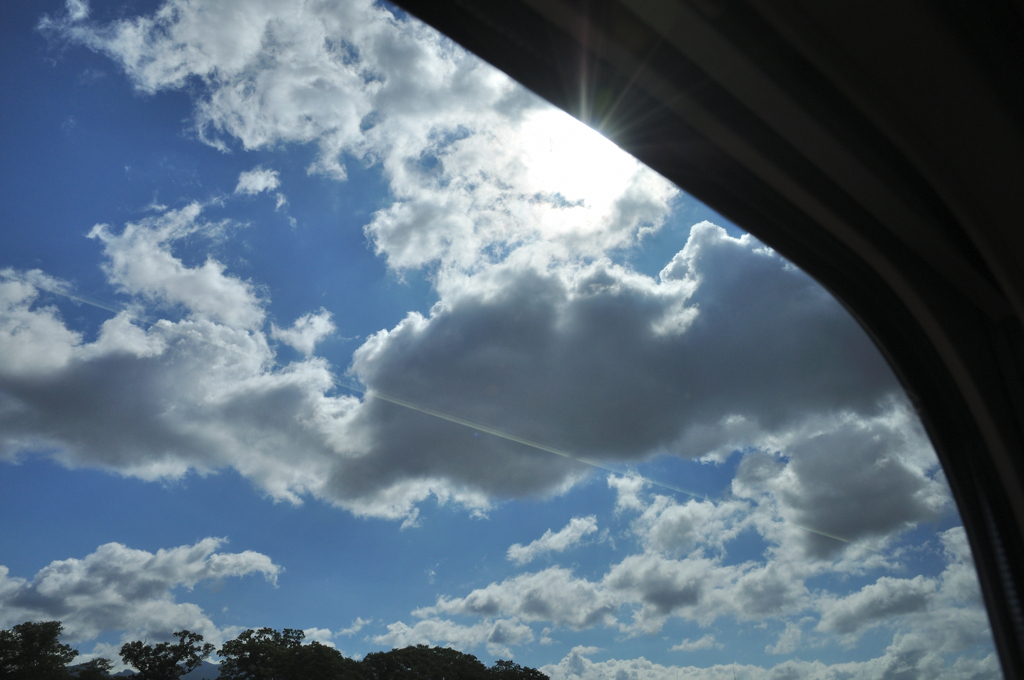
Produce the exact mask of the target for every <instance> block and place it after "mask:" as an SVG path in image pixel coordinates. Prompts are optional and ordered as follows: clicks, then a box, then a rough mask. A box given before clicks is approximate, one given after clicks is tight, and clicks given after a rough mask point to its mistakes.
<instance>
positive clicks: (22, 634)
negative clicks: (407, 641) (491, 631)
mask: <svg viewBox="0 0 1024 680" xmlns="http://www.w3.org/2000/svg"><path fill="white" fill-rule="evenodd" d="M62 630H63V626H62V625H61V623H60V621H45V622H42V623H31V622H26V623H23V624H21V625H18V626H14V627H13V628H11V629H10V630H3V631H0V680H72V679H76V680H101V679H102V678H109V677H111V676H110V669H111V667H112V665H113V664H111V662H110V661H109V660H108V659H94V660H92V661H90V662H88V663H85V664H78V665H70V666H69V664H71V662H72V661H73V660H74V658H75V657H76V656H78V652H77V651H75V650H74V649H72V648H71V646H70V645H65V644H61V642H60V639H59V638H60V634H61V631H62ZM174 637H175V639H176V640H177V642H160V643H158V644H156V645H150V644H147V643H145V642H139V641H135V642H128V643H126V644H124V645H123V646H122V647H121V654H120V655H121V660H122V661H124V663H125V664H126V665H128V666H131V667H132V668H134V669H135V671H136V675H135V676H133V677H134V678H135V679H136V680H177V679H178V678H180V677H181V676H182V675H185V674H186V673H189V672H191V671H193V670H195V669H196V668H198V667H199V666H200V665H201V664H202V662H203V661H204V660H205V659H206V658H208V657H209V656H210V655H211V654H212V653H213V652H214V651H215V647H214V646H213V645H212V644H210V643H208V642H207V643H204V642H203V636H202V635H199V634H198V633H193V632H190V631H187V630H179V631H178V632H176V633H175V634H174ZM304 638H305V635H304V633H303V632H302V631H301V630H294V629H292V628H285V629H284V630H283V631H277V630H274V629H273V628H260V629H259V630H247V631H245V632H244V633H242V634H241V635H239V636H238V637H237V638H235V639H234V640H229V641H227V642H225V643H224V644H223V646H221V648H220V649H219V650H216V651H217V654H218V655H219V656H220V657H221V660H222V661H221V664H220V666H219V671H220V675H219V680H548V677H547V676H546V675H544V674H543V673H541V672H540V671H538V670H536V669H534V668H528V667H525V666H520V665H519V664H516V663H513V662H512V661H504V660H500V661H496V662H495V663H494V665H493V666H491V667H487V666H485V665H484V664H483V663H482V662H481V661H480V660H479V659H477V658H476V657H475V656H473V655H472V654H463V653H462V652H458V651H455V650H454V649H447V648H442V647H428V646H426V645H417V646H415V647H406V648H404V649H393V650H391V651H390V652H374V653H372V654H367V655H366V657H365V658H364V659H363V660H362V661H354V660H353V659H349V658H347V657H345V656H343V655H342V654H341V652H339V651H338V650H336V649H334V648H333V647H328V646H327V645H323V644H320V643H319V642H311V643H309V644H303V639H304Z"/></svg>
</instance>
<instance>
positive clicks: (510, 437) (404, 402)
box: [43, 287, 851, 543]
mask: <svg viewBox="0 0 1024 680" xmlns="http://www.w3.org/2000/svg"><path fill="white" fill-rule="evenodd" d="M43 290H45V291H47V292H48V293H53V294H55V295H62V296H63V297H66V298H68V299H69V300H74V301H75V302H79V303H81V304H85V305H91V306H93V307H98V308H99V309H105V310H106V311H108V312H112V313H114V314H120V313H121V312H123V311H125V310H124V309H118V308H116V307H111V306H109V305H105V304H103V303H101V302H96V301H95V300H90V299H88V298H83V297H80V296H78V295H73V294H71V293H68V292H66V291H62V290H59V289H57V288H50V287H48V288H43ZM133 316H134V317H135V318H136V319H137V320H139V321H141V322H143V323H145V324H147V325H150V326H152V325H153V323H154V322H152V321H150V320H148V319H145V318H142V317H139V316H137V315H133ZM239 351H241V350H239ZM342 386H343V387H345V388H346V389H349V390H351V391H353V392H359V393H361V394H363V395H365V396H366V397H367V398H371V399H380V400H381V401H386V402H388V403H390V404H395V405H396V406H402V407H404V408H407V409H410V410H412V411H417V412H419V413H424V414H426V415H428V416H433V417H434V418H440V419H441V420H447V421H448V422H450V423H455V424H456V425H462V426H463V427H468V428H470V429H471V430H476V431H478V432H486V433H487V434H490V435H493V436H495V437H500V438H501V439H505V440H507V441H510V442H515V443H517V444H522V445H523V446H529V447H531V448H534V449H537V450H539V451H546V452H548V453H551V454H554V455H556V456H561V457H562V458H568V459H570V460H575V461H577V462H579V463H583V464H584V465H589V466H591V467H594V468H597V469H599V470H604V471H605V472H611V473H613V474H617V475H622V474H626V473H624V472H623V471H621V470H618V469H616V468H613V467H611V466H609V465H605V464H604V463H600V462H598V461H596V460H594V459H592V458H586V457H584V456H577V455H575V454H572V453H569V452H568V451H564V450H562V449H558V448H555V447H554V446H548V445H547V444H543V443H541V442H537V441H533V440H532V439H527V438H525V437H520V436H518V435H515V434H512V433H509V432H505V431H503V430H499V429H497V428H494V427H491V426H490V425H485V424H483V423H478V422H476V421H473V420H469V419H468V418H460V417H459V416H453V415H451V414H449V413H445V412H443V411H438V410H435V409H432V408H428V407H426V406H420V405H419V404H417V403H415V402H412V401H409V400H408V399H401V398H399V397H395V396H392V395H389V394H385V393H384V392H381V391H379V390H374V389H363V388H360V387H358V386H356V385H352V384H348V383H342ZM635 476H636V477H638V478H639V479H640V480H641V481H642V482H644V483H645V484H650V485H652V486H659V487H661V488H663V489H668V490H670V491H675V492H677V493H681V494H683V495H686V496H691V497H693V498H696V499H699V500H705V501H706V500H709V499H708V495H707V494H698V493H694V492H692V491H687V490H686V489H683V488H682V487H678V486H674V485H672V484H666V483H665V482H659V481H658V480H656V479H651V478H649V477H644V476H642V475H635ZM787 523H788V524H789V525H790V526H793V527H795V528H797V529H801V530H803V531H806V532H808V533H811V534H817V535H818V536H824V537H825V538H831V539H833V540H835V541H840V542H841V543H850V542H851V541H850V540H849V539H846V538H843V537H842V536H836V535H835V534H830V533H828V532H827V531H821V530H819V529H812V528H811V527H807V526H803V525H801V524H797V523H796V522H787Z"/></svg>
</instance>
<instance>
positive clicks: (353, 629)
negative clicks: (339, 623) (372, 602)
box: [335, 617, 370, 635]
mask: <svg viewBox="0 0 1024 680" xmlns="http://www.w3.org/2000/svg"><path fill="white" fill-rule="evenodd" d="M368 623H370V620H369V619H363V618H362V617H356V620H355V621H353V622H352V625H351V626H349V627H348V628H343V629H342V630H339V631H338V632H337V633H335V635H355V634H356V633H358V632H359V631H361V630H362V629H363V628H364V627H365V626H366V624H368Z"/></svg>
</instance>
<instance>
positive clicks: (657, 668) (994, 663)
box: [539, 643, 1002, 680]
mask: <svg viewBox="0 0 1024 680" xmlns="http://www.w3.org/2000/svg"><path fill="white" fill-rule="evenodd" d="M597 651H598V650H596V649H594V648H585V647H575V648H573V650H572V651H570V652H569V654H567V655H566V656H565V657H564V658H563V659H562V660H561V661H559V662H558V663H557V664H550V665H547V666H541V667H540V669H539V670H540V671H541V672H542V673H544V674H545V675H547V676H548V677H549V678H551V680H613V679H614V680H779V679H780V678H845V679H847V680H875V679H877V678H890V677H913V678H920V679H921V680H938V679H939V678H943V679H945V678H950V679H952V680H969V679H975V678H977V679H981V678H986V679H991V680H997V679H998V678H1001V677H1002V673H1001V671H1000V668H999V661H998V659H997V658H996V655H995V654H994V653H992V654H988V655H986V656H983V657H981V658H964V657H961V658H958V659H957V660H956V661H955V662H954V663H951V664H948V665H946V664H943V663H942V656H941V654H936V653H932V652H929V651H927V650H926V649H921V648H918V647H915V646H913V645H909V644H908V645H906V646H902V645H899V644H895V643H894V644H893V645H892V646H890V647H889V648H888V649H886V651H885V653H884V654H883V655H882V656H880V657H876V658H874V659H869V660H866V661H851V662H840V663H835V664H831V665H829V664H825V663H823V662H821V661H799V660H789V661H784V662H782V663H780V664H778V665H776V666H773V667H770V668H765V667H761V666H754V665H750V664H738V663H732V664H728V665H725V664H720V665H715V666H709V667H706V668H700V667H696V666H664V665H661V664H658V663H654V662H652V661H648V660H647V659H645V658H644V657H639V658H636V659H608V660H607V661H592V660H591V659H589V658H588V657H589V656H590V655H592V654H594V653H595V652H597Z"/></svg>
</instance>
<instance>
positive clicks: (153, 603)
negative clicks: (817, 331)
mask: <svg viewBox="0 0 1024 680" xmlns="http://www.w3.org/2000/svg"><path fill="white" fill-rule="evenodd" d="M225 542H226V541H225V540H224V539H219V538H205V539H203V540H201V541H199V542H198V543H196V544H195V545H184V546H180V547H177V548H171V549H161V550H158V551H157V552H156V553H150V552H146V551H144V550H134V549H131V548H128V547H127V546H124V545H122V544H120V543H107V544H105V545H101V546H100V547H99V548H97V549H96V551H95V552H93V553H91V554H90V555H87V556H86V557H84V558H82V559H77V558H71V559H66V560H59V561H55V562H51V563H50V564H49V565H48V566H46V567H44V568H43V569H41V570H40V571H39V572H38V573H37V574H36V575H35V576H34V577H33V578H32V579H31V580H27V579H23V578H16V577H10V576H9V571H8V569H7V567H2V566H0V627H3V628H9V627H10V626H12V625H15V624H18V623H21V622H23V621H33V620H34V621H38V620H53V619H59V620H61V621H62V622H63V624H64V635H65V637H66V639H67V640H70V641H72V642H80V641H86V640H92V639H95V638H96V637H97V636H98V635H100V634H101V633H103V632H105V631H111V630H115V631H116V630H120V631H124V637H125V639H126V640H129V639H143V638H146V637H149V638H150V639H169V638H170V635H171V633H172V632H173V631H176V630H181V629H185V628H187V629H188V630H191V631H194V632H198V633H201V634H202V635H203V636H205V638H206V639H207V641H209V642H213V643H214V644H220V643H221V642H223V641H224V640H225V639H229V638H230V637H231V635H232V633H233V632H234V630H233V629H221V628H218V627H217V626H216V625H215V624H214V623H213V622H212V621H211V620H210V618H209V617H208V616H207V615H206V614H205V613H204V612H203V610H202V609H200V608H199V607H198V606H197V605H195V604H191V603H184V602H177V601H176V600H175V597H174V595H173V591H174V590H175V589H176V588H180V587H184V588H188V589H191V588H193V587H194V586H195V585H196V584H198V583H200V582H202V581H210V580H217V579H224V578H230V577H240V576H245V575H249V574H262V575H263V576H264V578H266V580H267V581H269V582H271V583H275V584H276V582H277V576H278V574H280V572H281V567H280V566H278V565H276V564H274V563H273V561H271V559H270V558H269V557H267V556H266V555H263V554H260V553H257V552H253V551H251V550H246V551H244V552H240V553H225V552H219V548H221V546H223V545H224V543H225ZM115 658H116V657H115Z"/></svg>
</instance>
